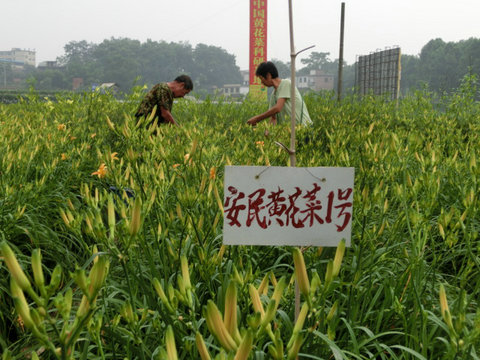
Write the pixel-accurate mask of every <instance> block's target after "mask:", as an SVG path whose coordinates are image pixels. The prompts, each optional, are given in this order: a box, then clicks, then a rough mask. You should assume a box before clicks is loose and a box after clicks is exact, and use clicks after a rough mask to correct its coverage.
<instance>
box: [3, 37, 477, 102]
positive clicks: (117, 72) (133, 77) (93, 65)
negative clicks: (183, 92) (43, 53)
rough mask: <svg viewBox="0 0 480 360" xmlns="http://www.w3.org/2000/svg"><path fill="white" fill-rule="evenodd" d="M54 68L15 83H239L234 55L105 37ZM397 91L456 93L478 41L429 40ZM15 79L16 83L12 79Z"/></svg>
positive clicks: (74, 47) (406, 64)
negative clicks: (184, 79)
mask: <svg viewBox="0 0 480 360" xmlns="http://www.w3.org/2000/svg"><path fill="white" fill-rule="evenodd" d="M272 61H274V62H275V63H276V65H277V67H278V69H279V73H280V76H281V77H284V78H287V77H290V64H289V63H288V62H287V63H285V62H282V61H280V60H277V59H272ZM301 63H302V65H303V67H302V66H299V68H300V69H299V70H298V72H297V73H298V75H306V74H308V73H309V72H310V70H313V69H320V70H323V71H324V73H326V74H332V75H334V76H335V86H336V85H337V80H336V77H337V74H338V64H339V60H338V59H335V60H331V59H330V53H328V52H312V53H311V54H310V55H309V57H308V58H306V59H302V60H301ZM57 64H58V65H59V67H57V68H46V69H40V68H35V67H27V68H26V70H25V71H24V72H23V73H22V74H20V75H17V77H18V76H20V78H21V81H24V82H25V83H32V84H33V85H34V86H35V88H36V89H39V90H70V89H71V88H72V81H73V79H74V78H81V79H82V80H83V87H81V88H80V90H88V89H89V88H90V87H91V86H92V84H100V83H104V82H109V83H116V84H117V85H118V87H119V88H120V90H122V91H129V90H130V89H131V87H132V86H134V85H143V84H147V85H149V86H150V85H153V84H155V83H157V82H161V81H170V80H172V79H173V78H174V77H175V76H176V75H178V74H181V73H186V74H188V75H190V76H191V77H192V79H193V80H194V85H195V91H196V92H202V91H203V92H211V91H212V90H213V89H215V88H220V87H222V86H223V85H225V84H240V83H242V81H243V78H242V75H241V73H240V68H239V67H238V66H237V65H236V62H235V55H232V54H229V53H228V52H227V51H226V50H224V49H222V48H220V47H216V46H210V45H206V44H198V45H196V46H195V47H193V46H192V45H190V44H189V43H185V42H180V43H174V42H170V43H168V42H165V41H152V40H147V41H146V42H143V43H142V42H140V41H138V40H132V39H128V38H118V39H117V38H111V39H108V40H104V41H103V42H102V43H100V44H94V43H89V42H87V41H84V40H83V41H71V42H69V43H68V44H66V45H65V47H64V55H63V56H61V57H59V58H57ZM3 71H4V72H5V73H6V74H4V75H5V76H4V80H6V81H7V80H8V81H12V78H13V75H12V72H11V71H10V72H9V69H8V68H5V67H4V68H3ZM401 74H402V75H401V76H402V77H401V82H400V84H401V92H402V94H406V93H408V92H409V91H413V90H415V89H419V88H422V87H425V86H428V88H429V89H430V90H431V91H436V92H439V93H440V92H445V91H446V92H448V91H451V90H453V89H456V88H457V87H458V86H459V85H460V82H461V80H462V78H463V77H464V76H465V75H473V74H476V75H477V76H478V75H479V74H480V39H477V38H470V39H468V40H462V41H459V42H445V41H443V40H442V39H433V40H431V41H429V42H428V43H427V44H426V45H425V46H424V47H423V48H422V50H421V52H420V54H419V55H405V54H404V55H402V57H401ZM17 81H18V80H17ZM342 87H343V89H346V90H347V91H348V89H350V90H351V91H352V90H353V89H354V87H355V64H346V63H345V62H344V66H343V84H342Z"/></svg>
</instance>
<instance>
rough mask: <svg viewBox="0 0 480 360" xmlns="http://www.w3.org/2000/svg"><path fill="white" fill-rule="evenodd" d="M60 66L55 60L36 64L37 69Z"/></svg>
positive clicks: (57, 67)
mask: <svg viewBox="0 0 480 360" xmlns="http://www.w3.org/2000/svg"><path fill="white" fill-rule="evenodd" d="M60 68H61V66H60V65H59V64H58V62H57V61H42V62H41V63H39V64H38V66H37V69H40V70H46V69H60Z"/></svg>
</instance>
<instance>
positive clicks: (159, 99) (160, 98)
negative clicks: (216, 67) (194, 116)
mask: <svg viewBox="0 0 480 360" xmlns="http://www.w3.org/2000/svg"><path fill="white" fill-rule="evenodd" d="M192 89H193V83H192V79H191V78H190V76H188V75H180V76H178V77H177V78H176V79H175V80H173V81H170V82H167V83H159V84H156V85H155V86H154V87H153V88H152V89H151V90H150V91H149V92H148V93H147V95H145V98H144V99H143V100H142V102H141V103H140V106H139V107H138V110H137V112H136V113H135V117H136V118H137V119H139V118H140V117H142V116H143V117H145V118H147V117H149V116H150V114H152V112H154V116H153V119H152V121H151V122H150V123H149V124H148V126H151V125H152V124H153V123H154V122H155V120H157V123H158V124H160V123H170V124H173V125H177V126H178V123H177V122H176V121H175V119H174V118H173V116H172V106H173V99H174V98H182V97H184V96H185V95H187V94H188V93H189V92H190V91H192Z"/></svg>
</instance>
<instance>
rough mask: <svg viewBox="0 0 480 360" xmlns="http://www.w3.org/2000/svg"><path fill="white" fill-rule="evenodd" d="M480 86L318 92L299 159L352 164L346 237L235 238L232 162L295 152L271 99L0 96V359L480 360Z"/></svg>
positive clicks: (280, 158) (299, 133)
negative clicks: (148, 115) (159, 101)
mask: <svg viewBox="0 0 480 360" xmlns="http://www.w3.org/2000/svg"><path fill="white" fill-rule="evenodd" d="M476 86H477V84H476V79H475V78H466V79H465V80H464V82H463V84H462V86H461V87H460V88H459V89H458V90H457V91H456V92H455V93H453V94H450V95H448V96H437V95H435V94H432V93H430V92H429V91H428V90H426V89H425V90H423V91H419V92H417V93H415V94H411V95H409V96H407V97H405V98H403V99H401V100H400V101H399V102H398V104H397V103H395V102H390V101H385V100H384V99H381V98H376V97H370V96H366V97H364V98H356V97H355V96H349V97H346V98H344V99H342V101H341V102H338V101H336V97H335V96H334V94H331V93H325V94H323V93H322V94H308V95H306V97H305V101H306V104H307V106H308V109H309V112H310V115H311V118H312V120H313V122H314V124H313V126H312V127H308V128H307V127H298V128H297V129H296V139H297V144H296V165H297V166H301V167H316V166H329V167H354V168H355V187H354V203H353V218H352V219H353V223H352V237H351V243H352V244H351V247H347V248H345V247H344V246H343V243H340V245H339V247H338V248H327V247H325V248H316V247H306V248H298V247H280V246H226V245H223V244H222V226H223V195H224V194H223V185H224V184H223V180H224V169H225V166H226V165H262V166H264V165H271V166H288V165H289V156H288V154H287V153H286V152H285V151H284V150H283V149H282V148H280V147H279V146H277V145H276V144H275V142H276V141H280V142H282V143H284V144H289V137H290V129H289V125H277V126H271V125H268V124H267V123H266V122H262V123H260V124H259V125H258V126H257V127H256V128H252V127H250V126H248V125H246V121H247V119H249V118H250V117H251V116H253V115H255V114H258V113H260V112H263V111H265V110H266V108H267V105H266V104H265V103H256V102H250V101H245V102H243V103H241V104H238V103H230V102H227V101H222V100H220V101H218V102H213V101H210V100H206V101H204V102H201V103H196V102H194V101H189V100H179V101H178V102H177V103H176V104H175V105H174V108H173V115H174V117H175V118H176V119H177V120H178V122H180V123H181V125H182V126H181V127H171V126H161V127H159V128H158V129H156V130H155V129H152V130H147V129H146V128H145V126H144V124H142V123H139V124H137V123H136V122H135V121H134V118H133V114H134V112H135V109H136V107H137V104H138V103H139V101H140V98H141V96H142V94H143V93H142V89H140V88H137V89H134V90H132V92H131V93H130V94H128V96H127V97H126V99H125V101H122V102H119V101H117V100H116V99H115V98H114V97H112V96H110V95H108V94H99V93H85V94H71V95H68V94H62V95H58V96H57V97H56V99H55V101H52V100H51V99H48V98H43V97H41V96H39V95H38V94H37V93H35V92H34V91H31V93H30V94H29V95H28V96H27V97H25V98H23V100H22V101H20V102H18V103H16V104H8V105H0V353H2V355H3V357H2V359H172V360H173V359H202V360H205V359H259V360H260V359H296V358H299V359H325V360H327V359H336V360H338V359H398V360H400V359H401V360H404V359H405V360H406V359H427V360H431V359H452V360H453V359H459V360H460V359H479V358H480V305H479V299H480V239H479V231H480V202H479V198H478V194H479V193H480V183H479V182H480V166H479V165H480V164H478V162H480V153H479V152H480V103H479V102H478V101H477V102H476V101H475V98H478V95H479V91H478V89H477V87H476ZM267 129H268V132H269V134H268V136H267V135H266V134H265V130H267ZM295 283H297V284H298V286H299V288H300V312H299V314H298V316H297V317H296V316H295Z"/></svg>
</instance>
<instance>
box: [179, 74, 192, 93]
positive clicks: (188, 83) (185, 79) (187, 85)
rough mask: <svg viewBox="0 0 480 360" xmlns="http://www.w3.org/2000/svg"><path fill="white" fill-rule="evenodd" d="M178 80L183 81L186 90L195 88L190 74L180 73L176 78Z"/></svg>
mask: <svg viewBox="0 0 480 360" xmlns="http://www.w3.org/2000/svg"><path fill="white" fill-rule="evenodd" d="M175 81H176V82H179V83H183V86H184V88H185V90H193V82H192V79H191V78H190V76H188V75H180V76H177V77H176V78H175Z"/></svg>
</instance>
